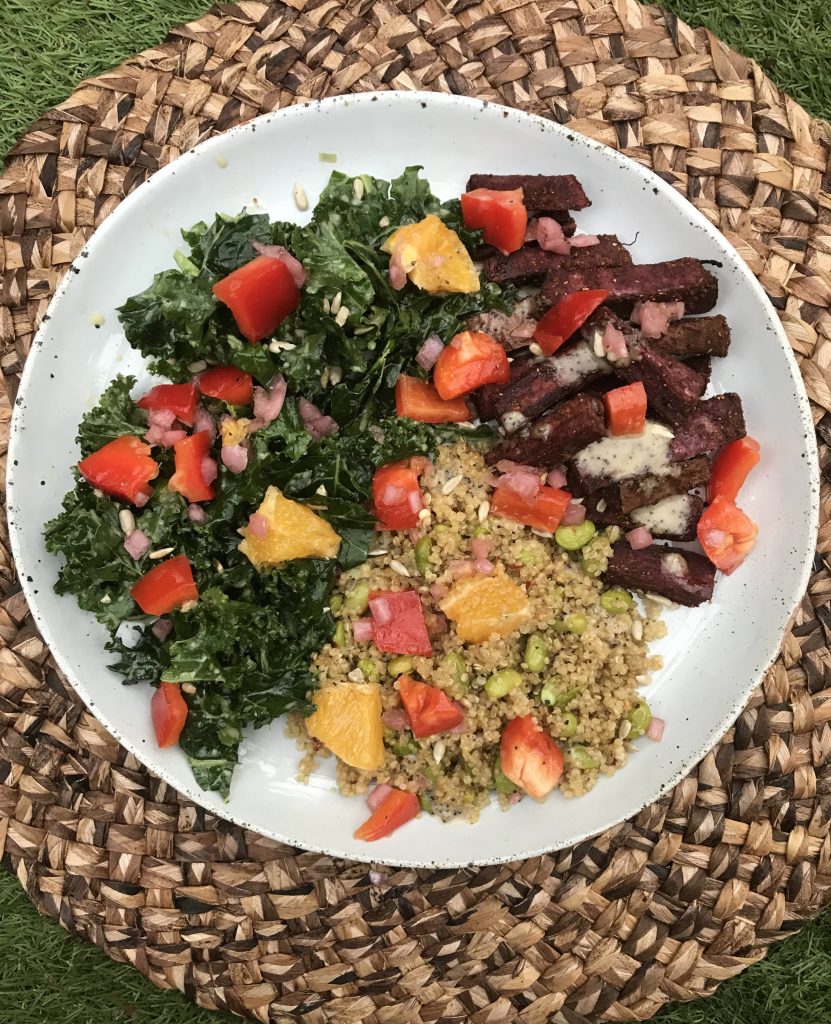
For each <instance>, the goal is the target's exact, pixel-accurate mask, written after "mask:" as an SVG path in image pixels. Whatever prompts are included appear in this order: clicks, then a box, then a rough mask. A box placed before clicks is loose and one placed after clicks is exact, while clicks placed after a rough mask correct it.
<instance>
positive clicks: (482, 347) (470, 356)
mask: <svg viewBox="0 0 831 1024" xmlns="http://www.w3.org/2000/svg"><path fill="white" fill-rule="evenodd" d="M510 379H511V365H510V363H509V362H508V357H507V355H506V354H505V349H504V348H503V347H502V346H501V345H500V344H499V342H497V341H494V340H493V338H492V337H491V336H490V335H489V334H483V333H481V332H479V331H462V332H461V334H457V335H456V337H455V338H453V340H452V341H451V342H450V344H449V345H448V346H447V347H446V348H445V349H444V351H443V352H442V354H441V355H440V356H439V358H438V359H437V360H436V365H435V366H434V368H433V383H434V384H435V386H436V391H438V393H439V397H440V398H443V399H444V400H445V401H446V402H447V401H450V400H451V399H453V398H458V397H459V396H460V395H466V394H469V392H471V391H475V390H476V389H477V388H480V387H482V385H483V384H507V383H508V381H509V380H510Z"/></svg>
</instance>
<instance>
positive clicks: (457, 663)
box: [441, 651, 468, 690]
mask: <svg viewBox="0 0 831 1024" xmlns="http://www.w3.org/2000/svg"><path fill="white" fill-rule="evenodd" d="M441 663H442V666H443V667H444V668H445V669H447V672H448V673H449V675H450V678H451V679H452V680H453V682H454V683H456V684H457V685H458V686H461V687H464V689H465V690H467V681H468V671H467V665H466V664H465V659H464V658H463V657H462V656H461V654H459V653H458V651H449V652H448V653H447V654H445V656H444V657H443V658H442V660H441Z"/></svg>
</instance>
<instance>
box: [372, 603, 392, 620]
mask: <svg viewBox="0 0 831 1024" xmlns="http://www.w3.org/2000/svg"><path fill="white" fill-rule="evenodd" d="M369 610H370V612H371V613H372V618H373V619H374V620H375V622H377V623H378V625H379V626H386V625H388V624H389V623H390V622H392V608H390V603H389V601H388V600H387V599H386V598H385V597H371V598H370V599H369Z"/></svg>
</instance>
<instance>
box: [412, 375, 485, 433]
mask: <svg viewBox="0 0 831 1024" xmlns="http://www.w3.org/2000/svg"><path fill="white" fill-rule="evenodd" d="M395 411H396V412H397V413H398V415H399V416H405V417H406V418H407V419H409V420H418V421H419V422H420V423H465V422H466V421H467V420H469V419H470V409H468V407H467V402H466V401H465V400H464V398H454V399H452V400H451V401H449V402H445V401H444V399H443V398H440V397H439V393H438V391H436V389H435V388H434V387H433V385H432V384H429V383H428V382H427V381H426V380H421V379H420V378H419V377H408V376H407V375H406V374H405V373H402V374H401V376H400V377H399V378H398V380H397V381H396V384H395Z"/></svg>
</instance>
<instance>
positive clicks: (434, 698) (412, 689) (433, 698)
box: [398, 676, 465, 740]
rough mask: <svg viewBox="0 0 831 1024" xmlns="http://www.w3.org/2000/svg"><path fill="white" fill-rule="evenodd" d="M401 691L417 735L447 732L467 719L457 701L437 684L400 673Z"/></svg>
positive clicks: (423, 736) (421, 738) (412, 727)
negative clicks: (431, 684)
mask: <svg viewBox="0 0 831 1024" xmlns="http://www.w3.org/2000/svg"><path fill="white" fill-rule="evenodd" d="M398 694H399V696H400V697H401V703H402V704H403V705H404V710H405V711H406V712H407V717H408V718H409V720H410V728H411V729H412V730H413V736H415V737H416V739H419V740H423V739H424V738H425V737H427V736H435V735H436V733H439V732H447V731H448V730H449V729H453V728H454V727H455V726H457V725H461V724H462V722H463V721H464V720H465V715H464V712H463V711H462V709H461V708H460V707H459V706H458V704H454V703H453V701H452V700H451V699H450V698H449V697H448V696H447V694H446V693H445V692H444V691H443V690H440V689H439V688H438V687H437V686H429V685H428V684H427V683H419V682H417V681H416V680H415V679H413V678H412V677H411V676H400V677H399V680H398Z"/></svg>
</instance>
